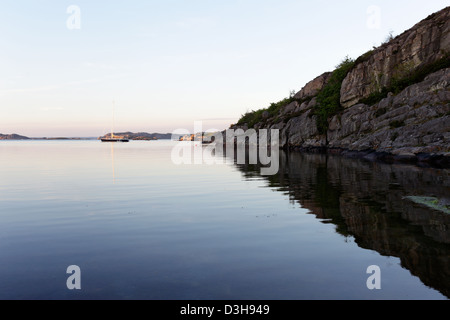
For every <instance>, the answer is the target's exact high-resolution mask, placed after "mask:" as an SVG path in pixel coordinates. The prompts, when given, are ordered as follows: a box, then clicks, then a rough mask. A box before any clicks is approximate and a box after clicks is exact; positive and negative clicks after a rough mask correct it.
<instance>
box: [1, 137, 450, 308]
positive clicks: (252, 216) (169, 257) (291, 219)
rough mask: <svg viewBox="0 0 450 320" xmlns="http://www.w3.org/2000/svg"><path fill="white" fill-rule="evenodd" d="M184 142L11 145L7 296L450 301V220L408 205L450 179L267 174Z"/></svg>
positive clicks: (393, 170) (417, 172)
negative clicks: (372, 280) (180, 158)
mask: <svg viewBox="0 0 450 320" xmlns="http://www.w3.org/2000/svg"><path fill="white" fill-rule="evenodd" d="M174 144H175V143H174V142H170V141H156V142H135V141H133V142H130V143H128V144H115V145H114V149H112V145H111V144H102V143H100V142H98V141H1V143H0V222H1V223H0V299H170V300H173V299H274V300H277V299H284V300H291V299H448V298H449V297H450V268H449V263H450V231H449V226H450V219H449V217H450V216H449V215H448V214H445V213H443V212H440V211H434V210H432V209H429V208H427V207H425V206H422V205H418V204H415V203H413V202H411V201H410V200H408V199H406V198H405V197H406V196H415V195H419V196H433V197H438V198H445V197H447V198H448V197H449V195H450V177H449V172H450V171H449V170H438V169H423V168H417V167H413V166H393V165H384V164H373V163H367V162H363V161H360V160H353V159H345V158H341V157H326V156H323V155H304V154H297V153H294V154H293V153H291V154H285V153H281V154H280V166H281V167H280V172H279V174H278V175H275V176H269V177H262V176H261V175H260V174H259V168H258V167H257V166H253V165H234V164H224V165H181V166H177V165H174V164H173V163H172V161H171V158H170V155H171V150H172V147H173V146H174ZM70 265H78V266H79V267H80V268H81V286H82V288H81V290H68V289H67V287H66V280H67V278H68V277H69V276H70V275H69V274H67V273H66V269H67V267H68V266H70ZM371 265H377V266H379V267H380V269H381V290H369V289H368V288H367V286H366V281H367V279H368V277H369V276H370V274H367V273H366V271H367V268H368V266H371Z"/></svg>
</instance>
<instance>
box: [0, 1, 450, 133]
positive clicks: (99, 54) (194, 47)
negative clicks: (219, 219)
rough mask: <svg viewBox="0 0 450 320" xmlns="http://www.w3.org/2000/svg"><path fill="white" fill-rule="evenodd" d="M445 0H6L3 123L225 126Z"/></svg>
mask: <svg viewBox="0 0 450 320" xmlns="http://www.w3.org/2000/svg"><path fill="white" fill-rule="evenodd" d="M446 6H448V1H447V0H446V1H440V0H428V1H423V0H420V1H415V0H408V1H405V0H396V1H392V0H390V1H384V0H383V1H375V0H373V1H365V0H342V1H336V0H329V1H324V0H315V1H306V0H295V1H294V0H258V1H256V0H227V1H218V0H164V1H163V0H158V1H153V0H147V1H144V0H142V1H141V0H128V1H114V0H108V1H105V0H95V1H93V0H71V1H66V0H40V1H35V0H1V1H0V133H3V134H7V133H8V134H11V133H17V134H21V135H26V136H29V137H57V136H58V137H61V136H64V137H98V136H101V135H104V134H106V133H108V132H110V131H111V126H112V123H113V124H114V131H115V132H119V131H133V132H142V131H144V132H160V133H170V132H173V131H174V130H176V129H186V130H189V131H192V130H193V127H194V121H202V123H203V129H205V130H208V129H218V130H223V129H226V128H228V127H229V125H230V124H232V123H235V122H236V121H237V120H238V119H239V118H240V116H241V115H242V114H244V113H245V112H247V111H250V110H257V109H260V108H265V107H267V106H269V105H270V103H272V102H277V101H279V100H282V99H283V98H285V97H287V96H289V94H290V92H291V91H293V90H295V91H296V92H297V91H299V90H300V89H301V88H302V87H303V86H304V85H305V84H306V83H307V82H309V81H310V80H312V79H314V78H315V77H317V76H319V75H320V74H322V73H323V72H327V71H332V70H333V69H334V68H335V66H336V65H337V64H339V62H341V61H342V60H343V59H344V58H345V57H346V56H349V57H351V58H354V59H355V58H357V57H358V56H360V55H361V54H363V53H365V52H367V51H368V50H370V49H372V47H374V46H379V45H380V44H381V43H382V42H383V41H384V40H385V39H386V37H387V36H388V35H389V33H390V32H392V33H393V35H394V36H395V35H398V34H400V33H402V32H403V31H405V30H407V29H409V28H411V27H412V26H414V25H415V24H416V23H418V22H419V21H420V20H422V19H424V18H426V17H427V16H428V15H430V14H431V13H434V12H436V11H439V10H441V9H443V8H445V7H446ZM113 114H114V117H113ZM113 119H114V121H113Z"/></svg>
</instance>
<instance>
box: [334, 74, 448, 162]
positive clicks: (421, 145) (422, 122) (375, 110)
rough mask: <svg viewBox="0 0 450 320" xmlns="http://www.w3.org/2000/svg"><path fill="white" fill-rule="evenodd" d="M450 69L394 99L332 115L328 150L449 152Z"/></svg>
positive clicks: (386, 99) (406, 90)
mask: <svg viewBox="0 0 450 320" xmlns="http://www.w3.org/2000/svg"><path fill="white" fill-rule="evenodd" d="M449 101H450V69H449V68H447V69H443V70H440V71H438V72H435V73H433V74H431V75H429V76H428V77H427V78H426V79H425V80H424V81H422V82H420V83H418V84H415V85H412V86H410V87H408V88H406V89H405V90H403V91H402V92H401V93H399V94H398V95H397V96H393V95H390V96H388V97H387V98H385V99H383V100H381V101H380V102H379V103H377V104H375V105H373V106H367V105H364V104H357V105H354V106H351V107H349V108H347V109H345V110H344V111H343V113H341V114H339V115H336V116H334V117H333V118H332V119H331V122H330V127H329V130H328V133H327V137H328V146H329V147H330V148H347V149H351V150H357V151H363V150H368V149H372V150H377V151H378V152H391V151H393V152H394V153H395V154H411V153H412V154H417V153H421V152H422V153H423V152H427V153H438V152H448V151H449V150H448V148H449V146H450V114H449V112H450V105H449Z"/></svg>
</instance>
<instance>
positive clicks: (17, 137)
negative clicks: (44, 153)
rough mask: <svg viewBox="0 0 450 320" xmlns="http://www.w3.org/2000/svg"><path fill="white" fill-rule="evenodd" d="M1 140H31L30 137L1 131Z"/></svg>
mask: <svg viewBox="0 0 450 320" xmlns="http://www.w3.org/2000/svg"><path fill="white" fill-rule="evenodd" d="M0 140H30V138H28V137H25V136H21V135H18V134H15V133H13V134H1V133H0Z"/></svg>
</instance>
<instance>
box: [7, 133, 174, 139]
mask: <svg viewBox="0 0 450 320" xmlns="http://www.w3.org/2000/svg"><path fill="white" fill-rule="evenodd" d="M109 137H111V133H108V134H106V135H104V136H102V137H98V138H95V137H88V138H80V137H76V138H74V137H39V138H36V137H26V136H22V135H19V134H15V133H13V134H1V133H0V140H96V139H98V140H100V139H102V138H109ZM114 137H120V138H123V139H130V140H146V141H153V140H171V139H172V134H171V133H147V132H138V133H134V132H118V133H114ZM175 138H177V139H178V138H179V136H176V137H175Z"/></svg>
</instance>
